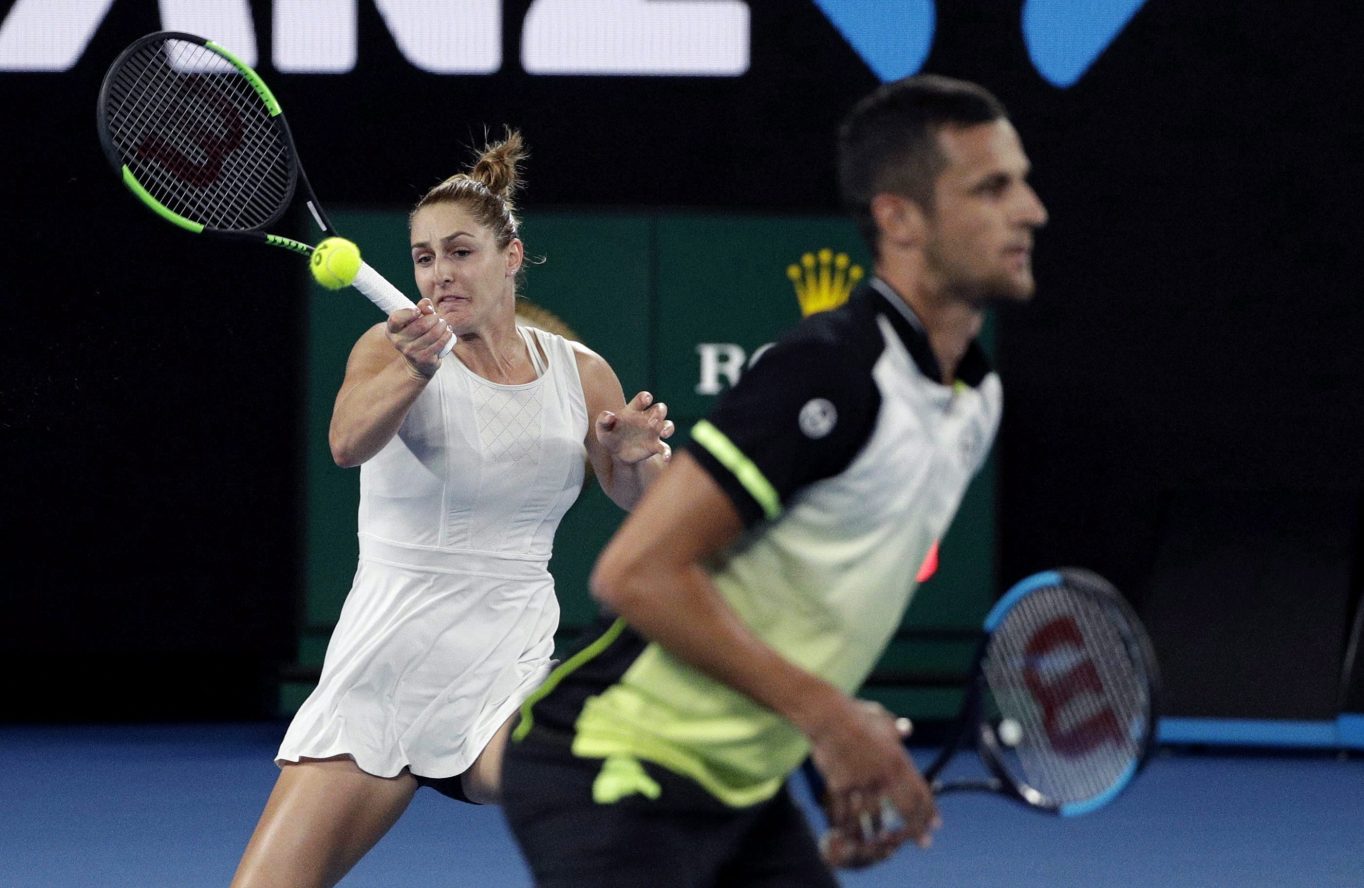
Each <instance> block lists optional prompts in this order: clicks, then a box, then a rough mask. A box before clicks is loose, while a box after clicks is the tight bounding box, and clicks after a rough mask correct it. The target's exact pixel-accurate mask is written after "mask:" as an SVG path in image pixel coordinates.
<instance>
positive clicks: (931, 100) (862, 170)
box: [838, 74, 1008, 253]
mask: <svg viewBox="0 0 1364 888" xmlns="http://www.w3.org/2000/svg"><path fill="white" fill-rule="evenodd" d="M1007 117H1008V113H1007V112H1006V111H1005V110H1004V105H1003V104H1002V103H1001V102H1000V101H999V99H997V98H995V97H994V96H993V95H991V94H990V92H989V91H988V90H986V89H985V88H984V87H981V86H979V85H977V84H975V83H971V82H970V81H966V80H956V79H954V78H951V77H942V76H939V75H936V74H920V75H917V76H914V77H906V78H904V79H902V80H896V81H892V82H890V83H885V84H882V85H881V86H880V87H878V88H877V89H876V90H875V91H873V92H872V93H871V94H870V95H868V96H866V97H865V98H863V99H862V100H861V101H860V102H858V103H857V104H856V105H854V106H853V109H852V110H851V111H850V112H849V113H848V116H847V117H846V118H844V120H843V125H842V127H840V129H839V133H838V185H839V192H840V194H841V196H842V198H843V203H844V205H845V206H846V207H847V209H848V210H849V211H850V212H851V213H852V215H853V219H854V220H855V221H856V222H857V227H858V229H859V230H860V231H861V233H862V237H863V238H865V239H866V241H867V243H868V244H869V245H870V246H871V249H872V252H873V253H876V252H877V243H876V241H877V234H876V220H875V219H873V218H872V215H871V200H872V198H873V197H875V196H876V195H878V194H882V193H886V192H889V193H892V194H900V195H903V196H905V197H907V198H909V199H911V200H913V201H915V202H916V203H918V204H919V205H920V206H921V207H923V208H924V209H925V210H928V211H931V210H932V209H933V183H934V181H935V180H936V179H937V177H938V175H939V174H940V173H941V172H942V170H943V168H944V167H945V166H946V165H947V158H946V157H944V156H943V153H942V149H941V147H940V146H939V144H938V131H939V130H941V129H943V128H944V127H951V126H961V127H965V126H974V125H976V124H981V123H989V122H991V121H994V120H1001V119H1004V118H1007Z"/></svg>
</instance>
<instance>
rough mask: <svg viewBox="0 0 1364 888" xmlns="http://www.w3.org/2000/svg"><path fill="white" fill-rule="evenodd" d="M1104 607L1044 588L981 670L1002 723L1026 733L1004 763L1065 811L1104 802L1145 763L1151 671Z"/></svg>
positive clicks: (1004, 627)
mask: <svg viewBox="0 0 1364 888" xmlns="http://www.w3.org/2000/svg"><path fill="white" fill-rule="evenodd" d="M1118 619H1121V617H1120V615H1119V614H1118V613H1117V612H1116V611H1114V610H1113V609H1112V608H1111V606H1110V605H1109V604H1107V603H1106V602H1104V601H1103V600H1102V599H1101V598H1099V597H1097V596H1093V595H1088V594H1084V593H1082V592H1079V591H1077V590H1075V589H1069V588H1066V587H1061V586H1058V587H1054V588H1050V589H1039V590H1037V591H1036V592H1034V593H1033V594H1031V595H1028V596H1026V597H1025V598H1024V599H1022V600H1020V602H1019V603H1018V604H1017V605H1016V606H1015V607H1014V609H1013V610H1011V611H1010V612H1009V614H1008V615H1007V616H1006V618H1005V620H1004V621H1003V623H1002V624H1001V625H1000V626H999V627H998V628H997V629H996V630H995V632H994V633H993V635H992V637H991V641H990V645H989V648H988V650H987V652H986V658H985V661H984V663H983V669H984V673H985V676H986V682H987V685H988V688H989V692H990V694H991V695H992V697H993V702H994V704H995V706H997V708H998V710H999V714H1000V716H1001V718H1007V719H1012V720H1013V721H1014V722H1016V723H1017V724H1018V726H1019V727H1020V728H1021V729H1022V730H1021V732H1019V739H1018V742H1017V743H1016V744H1014V746H1013V749H1012V751H1011V752H1009V754H1008V755H1006V756H1005V761H1004V765H1005V767H1006V768H1009V769H1014V770H1017V771H1019V772H1021V773H1017V774H1015V775H1014V776H1015V777H1016V778H1019V779H1020V780H1021V782H1023V783H1026V784H1027V785H1029V786H1031V787H1033V788H1034V789H1036V790H1038V791H1039V792H1041V793H1042V794H1043V795H1045V796H1046V797H1047V798H1048V799H1049V800H1051V801H1053V802H1056V803H1058V804H1072V803H1076V802H1084V801H1088V800H1091V799H1095V798H1098V797H1100V796H1102V795H1103V794H1105V793H1107V792H1109V791H1110V790H1111V789H1113V788H1114V787H1116V786H1118V785H1120V784H1121V783H1123V782H1125V780H1126V779H1127V776H1128V775H1129V774H1130V772H1131V771H1132V769H1133V768H1134V767H1135V766H1136V765H1137V763H1138V762H1139V761H1140V760H1141V758H1142V756H1143V755H1144V749H1145V745H1146V744H1145V740H1146V737H1145V734H1146V731H1147V723H1148V719H1147V714H1148V712H1149V707H1150V692H1149V689H1148V685H1147V682H1146V679H1145V668H1144V664H1143V663H1141V662H1140V661H1139V660H1138V659H1137V658H1136V654H1135V652H1134V651H1133V649H1132V646H1131V645H1130V644H1129V643H1128V641H1127V639H1126V638H1124V636H1123V634H1122V630H1121V629H1120V628H1119V627H1120V626H1121V625H1123V624H1122V623H1118V622H1116V621H1117V620H1118Z"/></svg>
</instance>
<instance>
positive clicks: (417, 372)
mask: <svg viewBox="0 0 1364 888" xmlns="http://www.w3.org/2000/svg"><path fill="white" fill-rule="evenodd" d="M452 335H454V334H453V333H451V332H450V330H449V328H448V327H447V326H446V324H445V321H443V320H441V319H439V318H437V317H436V315H435V313H434V309H432V308H431V304H430V302H428V301H427V300H425V299H423V300H422V301H421V303H419V304H418V308H417V309H416V310H415V311H414V310H411V309H404V310H402V311H397V312H394V313H393V314H392V315H391V316H390V317H389V319H388V322H387V323H386V324H376V325H375V326H373V327H371V328H370V329H369V330H367V331H365V334H364V335H363V336H361V337H360V339H359V341H358V342H356V343H355V347H354V348H353V349H351V353H350V359H349V360H348V361H347V362H346V376H345V379H344V380H342V382H341V389H340V390H339V391H338V392H337V393H336V404H335V406H333V408H332V421H331V427H330V429H329V431H328V434H327V440H328V443H329V444H330V445H331V451H332V459H334V460H336V464H337V465H338V466H342V467H344V468H349V467H351V466H358V465H360V464H361V463H363V462H365V461H366V460H368V459H369V458H370V457H372V456H374V454H376V453H378V452H379V451H380V450H382V449H383V448H384V445H386V444H387V443H388V442H389V441H390V440H392V438H393V436H394V435H396V434H397V433H398V427H399V426H401V425H402V423H403V419H404V418H405V417H406V416H407V411H408V410H409V409H410V408H411V407H412V404H413V402H415V401H416V400H417V397H418V396H419V395H420V394H421V393H422V391H423V390H424V389H425V388H426V384H427V383H428V382H430V381H431V377H432V376H434V375H435V373H436V370H438V369H439V368H440V361H441V359H440V356H439V355H440V349H441V346H442V345H443V344H444V343H445V339H446V337H447V336H452Z"/></svg>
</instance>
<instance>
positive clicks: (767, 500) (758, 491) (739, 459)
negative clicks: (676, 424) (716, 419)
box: [691, 419, 781, 519]
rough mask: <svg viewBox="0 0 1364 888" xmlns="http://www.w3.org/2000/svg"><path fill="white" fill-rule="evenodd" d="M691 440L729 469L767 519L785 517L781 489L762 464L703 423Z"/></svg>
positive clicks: (695, 430)
mask: <svg viewBox="0 0 1364 888" xmlns="http://www.w3.org/2000/svg"><path fill="white" fill-rule="evenodd" d="M691 439H692V440H693V441H695V442H696V443H697V444H700V445H701V446H702V447H704V448H706V450H708V451H710V455H711V456H713V457H715V458H716V459H717V460H719V461H720V465H722V466H724V467H725V468H727V469H729V471H730V474H732V475H733V476H734V477H735V478H737V479H738V480H739V483H740V484H742V485H743V488H744V490H747V491H748V495H749V496H751V497H753V499H754V500H755V501H756V502H757V503H758V505H760V506H762V508H763V514H764V515H766V516H767V517H768V518H769V519H772V518H776V517H777V516H778V515H780V514H781V496H780V495H779V494H778V493H777V489H776V488H775V487H773V486H772V482H770V481H768V480H767V478H766V476H764V475H763V473H762V469H760V468H758V464H757V463H755V462H753V460H751V459H749V458H748V457H747V456H745V455H744V452H743V451H742V450H740V449H739V448H738V447H737V446H736V445H735V444H734V442H733V441H731V440H729V438H728V436H726V435H725V433H724V432H722V431H720V430H719V429H717V428H716V427H715V426H713V425H711V424H710V423H709V422H708V421H706V420H704V419H703V420H701V421H700V422H698V423H697V424H696V425H695V427H693V428H692V430H691Z"/></svg>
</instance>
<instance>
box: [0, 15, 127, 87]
mask: <svg viewBox="0 0 1364 888" xmlns="http://www.w3.org/2000/svg"><path fill="white" fill-rule="evenodd" d="M113 5H114V0H18V2H17V3H15V4H14V5H13V6H11V7H10V10H9V15H7V16H5V20H4V22H0V71H65V70H67V69H68V68H72V67H75V64H76V62H77V61H79V60H80V57H81V53H83V52H85V47H86V46H87V45H88V44H89V43H90V38H91V37H94V36H95V29H96V28H98V27H99V23H100V22H102V21H104V16H105V14H106V13H108V12H109V7H110V6H113Z"/></svg>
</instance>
